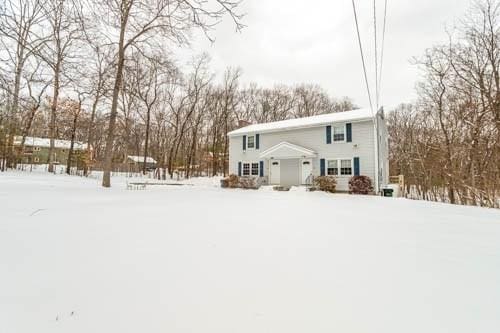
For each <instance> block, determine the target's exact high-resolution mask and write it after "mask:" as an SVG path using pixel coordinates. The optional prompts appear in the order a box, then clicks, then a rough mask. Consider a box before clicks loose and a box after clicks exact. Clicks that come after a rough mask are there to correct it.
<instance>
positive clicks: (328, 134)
mask: <svg viewBox="0 0 500 333" xmlns="http://www.w3.org/2000/svg"><path fill="white" fill-rule="evenodd" d="M326 143H327V144H330V143H332V126H330V125H328V126H326Z"/></svg>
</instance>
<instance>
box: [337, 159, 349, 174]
mask: <svg viewBox="0 0 500 333" xmlns="http://www.w3.org/2000/svg"><path fill="white" fill-rule="evenodd" d="M340 174H341V175H342V176H350V175H352V160H340Z"/></svg>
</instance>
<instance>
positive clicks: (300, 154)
mask: <svg viewBox="0 0 500 333" xmlns="http://www.w3.org/2000/svg"><path fill="white" fill-rule="evenodd" d="M312 157H316V152H315V151H314V150H311V149H308V148H304V147H301V146H297V145H294V144H293V143H290V142H281V143H278V144H277V145H275V146H273V147H271V148H269V149H266V150H265V151H263V152H262V153H261V154H260V158H267V159H291V158H312Z"/></svg>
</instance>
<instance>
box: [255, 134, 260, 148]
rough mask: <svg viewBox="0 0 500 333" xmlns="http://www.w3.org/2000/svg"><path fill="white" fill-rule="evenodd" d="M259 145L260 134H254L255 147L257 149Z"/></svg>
mask: <svg viewBox="0 0 500 333" xmlns="http://www.w3.org/2000/svg"><path fill="white" fill-rule="evenodd" d="M259 146H260V134H255V149H259Z"/></svg>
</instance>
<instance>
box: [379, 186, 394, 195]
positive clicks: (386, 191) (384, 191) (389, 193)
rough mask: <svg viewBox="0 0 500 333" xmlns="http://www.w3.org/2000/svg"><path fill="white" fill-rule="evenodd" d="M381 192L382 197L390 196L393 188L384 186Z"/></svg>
mask: <svg viewBox="0 0 500 333" xmlns="http://www.w3.org/2000/svg"><path fill="white" fill-rule="evenodd" d="M382 193H383V195H384V197H392V194H393V193H394V190H393V189H392V188H384V189H382Z"/></svg>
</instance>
